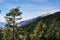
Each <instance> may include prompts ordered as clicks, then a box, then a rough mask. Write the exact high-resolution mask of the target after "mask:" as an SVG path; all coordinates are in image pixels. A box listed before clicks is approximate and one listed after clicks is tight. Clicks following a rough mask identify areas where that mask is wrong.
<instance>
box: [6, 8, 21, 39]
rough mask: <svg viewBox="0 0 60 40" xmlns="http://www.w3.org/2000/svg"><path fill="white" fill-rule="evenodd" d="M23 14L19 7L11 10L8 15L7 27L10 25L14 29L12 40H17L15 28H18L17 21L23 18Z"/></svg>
mask: <svg viewBox="0 0 60 40" xmlns="http://www.w3.org/2000/svg"><path fill="white" fill-rule="evenodd" d="M21 14H22V13H21V12H20V10H19V7H17V8H13V9H11V10H10V12H8V13H7V14H6V17H5V18H6V21H7V24H6V25H9V26H10V27H12V29H13V34H12V35H13V38H12V40H15V28H16V27H17V23H16V21H17V20H20V19H21V18H22V17H21Z"/></svg>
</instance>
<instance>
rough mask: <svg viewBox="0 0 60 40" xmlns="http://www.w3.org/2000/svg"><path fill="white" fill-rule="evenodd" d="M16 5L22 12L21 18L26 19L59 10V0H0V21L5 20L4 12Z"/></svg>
mask: <svg viewBox="0 0 60 40" xmlns="http://www.w3.org/2000/svg"><path fill="white" fill-rule="evenodd" d="M18 6H20V11H21V12H22V15H21V16H22V20H28V19H32V18H35V17H38V16H41V15H42V14H46V13H47V14H48V13H53V12H56V11H60V0H0V10H1V13H0V22H5V19H4V17H5V15H6V13H8V12H9V11H10V9H12V8H15V7H18Z"/></svg>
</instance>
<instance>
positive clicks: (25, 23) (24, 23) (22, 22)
mask: <svg viewBox="0 0 60 40" xmlns="http://www.w3.org/2000/svg"><path fill="white" fill-rule="evenodd" d="M40 18H41V16H38V17H36V18H32V19H29V20H24V21H21V22H19V23H18V26H22V25H28V24H29V23H32V22H33V21H36V20H38V19H40ZM5 24H6V23H5V22H0V27H2V28H4V27H5Z"/></svg>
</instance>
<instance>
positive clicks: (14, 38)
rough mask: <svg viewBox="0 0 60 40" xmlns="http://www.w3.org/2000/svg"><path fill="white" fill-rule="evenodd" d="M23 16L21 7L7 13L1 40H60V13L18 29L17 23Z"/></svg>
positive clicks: (1, 30)
mask: <svg viewBox="0 0 60 40" xmlns="http://www.w3.org/2000/svg"><path fill="white" fill-rule="evenodd" d="M21 14H23V13H22V12H20V10H19V7H18V8H13V9H11V10H10V11H9V12H8V13H6V16H5V19H6V25H5V27H4V28H0V40H60V11H58V12H55V13H52V14H50V15H47V16H43V17H41V18H39V19H37V20H35V21H33V22H31V23H29V24H28V25H22V26H19V27H18V26H17V25H18V24H17V23H16V21H17V20H21V19H22V17H21ZM18 16H19V17H18Z"/></svg>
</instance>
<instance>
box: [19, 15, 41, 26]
mask: <svg viewBox="0 0 60 40" xmlns="http://www.w3.org/2000/svg"><path fill="white" fill-rule="evenodd" d="M40 18H41V16H38V17H36V18H33V19H29V20H25V21H21V22H19V23H18V25H19V26H22V25H28V24H30V23H32V22H34V21H36V20H39V19H40Z"/></svg>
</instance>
